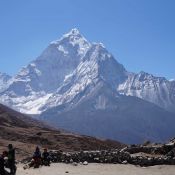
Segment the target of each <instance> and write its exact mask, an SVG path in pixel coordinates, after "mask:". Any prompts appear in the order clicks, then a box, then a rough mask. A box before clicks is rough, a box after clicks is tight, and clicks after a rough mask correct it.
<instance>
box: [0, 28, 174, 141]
mask: <svg viewBox="0 0 175 175" xmlns="http://www.w3.org/2000/svg"><path fill="white" fill-rule="evenodd" d="M0 102H1V103H3V104H6V105H8V106H10V107H12V108H14V109H16V110H18V111H20V112H23V113H28V114H34V115H36V114H37V115H38V116H39V118H40V119H43V120H46V121H49V122H50V123H52V124H54V125H56V126H59V127H62V128H66V129H70V130H72V131H75V132H80V133H83V134H89V135H95V136H99V137H106V138H111V139H117V140H121V141H124V142H129V143H132V142H141V141H143V140H145V139H150V140H153V141H164V140H166V139H169V137H171V136H173V134H174V133H175V129H174V126H172V123H174V121H175V117H174V114H173V113H171V112H174V113H175V81H168V80H166V79H165V78H161V77H155V76H153V75H151V74H148V73H145V72H140V73H139V74H135V73H132V72H128V71H127V70H126V69H125V68H124V66H123V65H121V64H120V63H118V62H117V60H116V59H115V58H114V56H113V55H112V54H111V53H109V52H108V50H107V49H106V48H105V47H104V45H103V44H101V43H90V42H88V41H87V40H86V39H85V37H84V36H83V35H81V34H80V32H79V31H78V30H77V29H72V30H71V31H70V32H69V33H67V34H64V35H63V36H62V37H61V38H60V39H59V40H56V41H53V42H51V43H50V44H49V46H48V47H47V48H46V49H45V50H44V51H43V52H42V53H41V55H40V56H38V57H37V58H36V59H35V60H34V61H32V62H31V63H30V64H29V65H27V66H26V67H24V68H22V69H21V70H20V71H19V73H18V74H17V75H15V76H14V77H12V78H10V80H8V83H7V85H6V86H5V87H3V89H1V93H0ZM168 111H171V112H168ZM71 114H73V115H74V116H71ZM63 116H64V117H63ZM152 121H154V123H152ZM142 122H144V125H143V124H142ZM77 124H78V125H77ZM150 124H151V126H150V127H149V125H150ZM170 125H171V126H170ZM115 126H116V127H115ZM114 128H115V129H114ZM166 128H168V129H166ZM104 130H105V131H104ZM92 131H93V133H92ZM148 131H149V132H148ZM129 133H130V135H128V134H129ZM160 133H164V134H162V135H160ZM128 137H129V138H128Z"/></svg>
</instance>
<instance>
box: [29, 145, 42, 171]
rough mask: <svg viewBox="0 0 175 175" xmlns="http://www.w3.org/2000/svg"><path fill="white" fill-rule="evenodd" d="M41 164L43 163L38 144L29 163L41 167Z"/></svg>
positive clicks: (30, 165) (31, 165)
mask: <svg viewBox="0 0 175 175" xmlns="http://www.w3.org/2000/svg"><path fill="white" fill-rule="evenodd" d="M40 165H41V152H40V149H39V147H38V146H37V147H36V149H35V152H34V154H33V159H32V162H31V163H30V164H29V167H34V168H39V166H40Z"/></svg>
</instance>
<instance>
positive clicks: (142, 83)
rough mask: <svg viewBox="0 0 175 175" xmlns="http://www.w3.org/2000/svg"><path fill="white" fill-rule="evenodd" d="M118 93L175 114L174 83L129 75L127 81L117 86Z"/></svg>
mask: <svg viewBox="0 0 175 175" xmlns="http://www.w3.org/2000/svg"><path fill="white" fill-rule="evenodd" d="M118 92H120V93H121V94H124V95H131V96H136V97H139V98H141V99H144V100H147V101H149V102H152V103H155V104H156V105H158V106H160V107H162V108H164V109H166V110H168V111H172V112H175V81H168V80H167V79H165V78H163V77H155V76H153V75H151V74H148V73H145V72H140V73H139V74H130V75H129V76H128V78H127V80H126V81H125V82H123V83H121V84H120V85H119V86H118Z"/></svg>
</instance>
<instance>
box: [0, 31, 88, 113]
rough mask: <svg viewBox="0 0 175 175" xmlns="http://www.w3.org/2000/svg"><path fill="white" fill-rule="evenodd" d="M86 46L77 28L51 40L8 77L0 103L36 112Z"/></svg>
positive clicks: (82, 54)
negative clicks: (35, 55) (7, 84)
mask: <svg viewBox="0 0 175 175" xmlns="http://www.w3.org/2000/svg"><path fill="white" fill-rule="evenodd" d="M90 46H91V45H90V43H88V41H87V40H86V39H85V38H84V37H83V36H82V35H81V34H80V33H79V31H78V30H77V29H72V30H71V31H70V32H69V33H68V34H66V35H64V36H63V37H62V38H61V39H60V40H57V41H53V42H51V44H50V45H49V46H48V47H47V48H46V49H45V50H44V51H43V53H42V54H41V55H40V56H39V57H38V58H37V59H36V60H34V61H33V62H31V63H30V64H29V65H28V66H26V67H24V68H22V69H21V70H20V72H19V73H18V74H17V75H16V76H14V77H13V78H12V81H11V83H10V85H9V87H8V89H7V90H6V91H5V92H4V93H3V94H2V96H1V102H2V103H4V104H6V105H8V106H10V107H13V108H15V109H17V110H19V111H20V112H24V113H32V114H33V112H36V113H40V112H41V111H38V109H39V107H41V106H42V104H44V103H45V101H46V100H47V99H48V98H49V97H50V95H51V94H52V93H53V92H55V91H56V90H57V88H58V87H59V86H61V85H62V82H63V81H64V79H65V77H66V76H67V75H69V74H71V73H72V72H73V71H74V70H75V68H76V67H77V66H78V64H79V63H80V61H81V59H82V57H83V56H84V55H85V53H86V52H87V50H88V48H89V47H90ZM38 99H40V100H38ZM41 101H43V102H42V103H41Z"/></svg>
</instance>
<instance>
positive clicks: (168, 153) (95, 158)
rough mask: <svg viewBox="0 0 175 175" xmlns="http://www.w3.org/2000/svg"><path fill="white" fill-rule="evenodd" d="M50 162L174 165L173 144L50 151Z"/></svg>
mask: <svg viewBox="0 0 175 175" xmlns="http://www.w3.org/2000/svg"><path fill="white" fill-rule="evenodd" d="M50 157H51V161H52V162H64V163H73V164H74V165H77V163H80V164H81V163H82V164H83V163H85V162H87V163H86V164H88V163H113V164H127V163H129V164H134V165H140V166H153V165H163V164H164V165H175V144H174V142H171V143H169V144H164V145H158V144H155V145H151V146H150V145H148V146H143V145H132V146H128V147H126V148H124V149H121V150H103V151H80V152H69V153H68V152H67V153H65V152H62V151H50Z"/></svg>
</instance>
